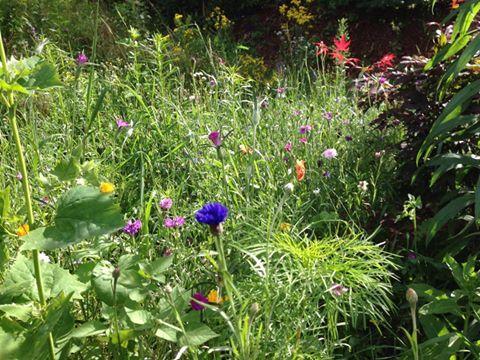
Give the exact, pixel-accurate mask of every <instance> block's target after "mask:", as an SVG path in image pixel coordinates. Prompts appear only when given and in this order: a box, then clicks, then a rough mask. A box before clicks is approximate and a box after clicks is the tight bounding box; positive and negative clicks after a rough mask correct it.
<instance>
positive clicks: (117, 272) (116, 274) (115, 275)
mask: <svg viewBox="0 0 480 360" xmlns="http://www.w3.org/2000/svg"><path fill="white" fill-rule="evenodd" d="M112 277H113V279H114V280H118V278H119V277H120V268H119V267H118V266H117V267H116V268H115V269H113V271H112Z"/></svg>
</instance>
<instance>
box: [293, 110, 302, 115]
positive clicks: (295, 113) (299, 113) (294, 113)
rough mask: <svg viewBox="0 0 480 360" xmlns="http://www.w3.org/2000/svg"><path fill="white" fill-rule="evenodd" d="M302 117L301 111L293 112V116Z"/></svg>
mask: <svg viewBox="0 0 480 360" xmlns="http://www.w3.org/2000/svg"><path fill="white" fill-rule="evenodd" d="M300 115H302V111H301V110H294V111H293V116H300Z"/></svg>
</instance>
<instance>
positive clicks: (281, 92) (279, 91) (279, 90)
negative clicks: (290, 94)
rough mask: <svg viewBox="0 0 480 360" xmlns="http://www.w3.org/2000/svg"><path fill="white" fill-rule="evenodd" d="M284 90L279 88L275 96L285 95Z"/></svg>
mask: <svg viewBox="0 0 480 360" xmlns="http://www.w3.org/2000/svg"><path fill="white" fill-rule="evenodd" d="M285 90H286V89H285V88H284V87H279V88H277V90H276V91H277V94H279V95H281V94H285Z"/></svg>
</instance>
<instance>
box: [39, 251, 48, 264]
mask: <svg viewBox="0 0 480 360" xmlns="http://www.w3.org/2000/svg"><path fill="white" fill-rule="evenodd" d="M38 257H39V259H40V261H43V262H45V263H49V262H50V258H49V257H48V255H47V254H45V253H44V252H41V253H40V254H38Z"/></svg>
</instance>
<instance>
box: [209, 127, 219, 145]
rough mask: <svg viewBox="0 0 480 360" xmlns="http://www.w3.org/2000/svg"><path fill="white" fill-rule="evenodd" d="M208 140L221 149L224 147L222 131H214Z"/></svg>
mask: <svg viewBox="0 0 480 360" xmlns="http://www.w3.org/2000/svg"><path fill="white" fill-rule="evenodd" d="M208 138H209V139H210V141H211V142H212V143H213V145H214V146H215V147H219V146H220V145H222V138H221V136H220V131H212V132H211V133H210V134H209V135H208Z"/></svg>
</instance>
